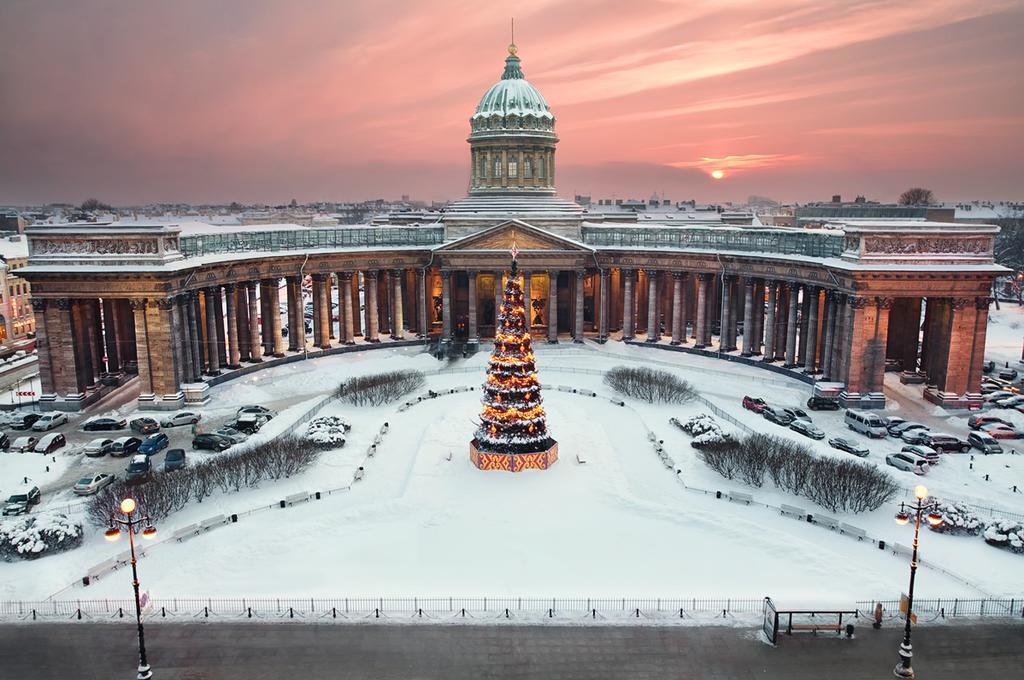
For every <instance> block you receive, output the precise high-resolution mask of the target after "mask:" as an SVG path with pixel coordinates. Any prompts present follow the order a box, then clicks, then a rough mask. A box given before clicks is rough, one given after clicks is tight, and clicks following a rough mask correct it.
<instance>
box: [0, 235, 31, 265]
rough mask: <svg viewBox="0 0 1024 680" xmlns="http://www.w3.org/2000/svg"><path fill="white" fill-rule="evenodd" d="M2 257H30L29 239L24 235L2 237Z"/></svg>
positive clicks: (17, 258) (9, 258)
mask: <svg viewBox="0 0 1024 680" xmlns="http://www.w3.org/2000/svg"><path fill="white" fill-rule="evenodd" d="M0 257H3V258H4V259H5V260H19V259H25V258H27V257H28V239H27V238H25V237H24V236H22V235H18V236H14V237H7V238H0Z"/></svg>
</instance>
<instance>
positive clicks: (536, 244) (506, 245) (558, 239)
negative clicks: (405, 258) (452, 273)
mask: <svg viewBox="0 0 1024 680" xmlns="http://www.w3.org/2000/svg"><path fill="white" fill-rule="evenodd" d="M513 244H515V246H516V248H518V249H519V250H520V251H522V252H528V251H531V250H533V251H552V250H561V251H577V252H592V250H593V249H592V248H589V247H587V246H585V245H584V244H582V243H580V242H578V241H574V240H572V239H567V238H565V237H563V236H559V235H557V234H553V233H551V232H550V231H546V230H544V229H540V228H538V227H535V226H533V225H531V224H527V223H526V222H523V221H522V220H509V221H507V222H502V223H501V224H497V225H495V226H493V227H490V228H488V229H484V230H482V231H479V232H477V233H475V234H470V235H469V236H464V237H462V238H460V239H456V240H455V241H452V242H451V243H446V244H444V245H443V246H439V247H438V248H436V249H435V250H438V251H446V252H451V251H466V250H476V251H479V250H489V251H498V250H511V249H512V245H513Z"/></svg>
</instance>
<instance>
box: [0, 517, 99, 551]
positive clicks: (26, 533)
mask: <svg viewBox="0 0 1024 680" xmlns="http://www.w3.org/2000/svg"><path fill="white" fill-rule="evenodd" d="M81 543H82V525H81V524H80V523H78V522H73V521H71V520H69V519H68V518H67V516H66V515H61V514H58V513H52V514H50V515H48V516H44V515H29V516H25V517H22V518H20V519H18V520H16V521H13V522H7V523H5V524H0V558H2V559H4V560H6V561H8V562H9V561H11V560H14V559H18V558H20V559H36V558H38V557H43V556H44V555H47V554H52V553H58V552H64V551H65V550H71V549H72V548H77V547H78V546H79V545H81Z"/></svg>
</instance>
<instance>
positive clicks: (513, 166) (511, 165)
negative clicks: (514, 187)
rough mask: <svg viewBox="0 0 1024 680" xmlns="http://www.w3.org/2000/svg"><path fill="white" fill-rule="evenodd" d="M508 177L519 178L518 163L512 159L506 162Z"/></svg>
mask: <svg viewBox="0 0 1024 680" xmlns="http://www.w3.org/2000/svg"><path fill="white" fill-rule="evenodd" d="M508 176H509V177H511V178H514V177H519V162H518V161H517V160H516V159H514V158H510V159H509V161H508Z"/></svg>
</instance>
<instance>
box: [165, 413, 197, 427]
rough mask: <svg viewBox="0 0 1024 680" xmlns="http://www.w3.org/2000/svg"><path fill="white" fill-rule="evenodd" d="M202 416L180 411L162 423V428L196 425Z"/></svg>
mask: <svg viewBox="0 0 1024 680" xmlns="http://www.w3.org/2000/svg"><path fill="white" fill-rule="evenodd" d="M200 418H202V416H200V415H199V414H198V413H193V412H192V411H179V412H178V413H175V414H174V415H172V416H169V417H167V418H164V419H163V420H162V421H160V427H175V426H176V425H195V424H196V423H198V422H199V420H200Z"/></svg>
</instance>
